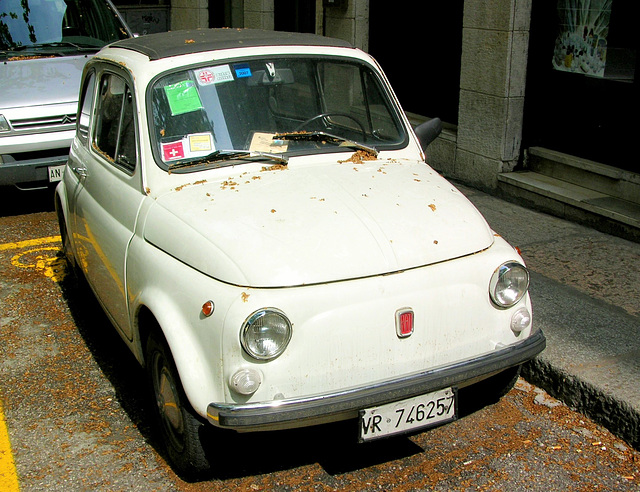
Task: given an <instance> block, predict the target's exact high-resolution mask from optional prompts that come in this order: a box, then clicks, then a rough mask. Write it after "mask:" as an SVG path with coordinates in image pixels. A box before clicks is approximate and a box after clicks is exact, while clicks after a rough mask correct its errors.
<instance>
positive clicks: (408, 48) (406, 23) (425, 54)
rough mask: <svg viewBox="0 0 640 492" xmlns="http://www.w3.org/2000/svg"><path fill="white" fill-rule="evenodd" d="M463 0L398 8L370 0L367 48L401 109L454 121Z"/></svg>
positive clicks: (458, 88) (456, 115)
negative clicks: (392, 89) (379, 66)
mask: <svg viewBox="0 0 640 492" xmlns="http://www.w3.org/2000/svg"><path fill="white" fill-rule="evenodd" d="M463 7H464V2H463V0H447V1H446V2H414V3H412V4H411V6H410V7H406V8H401V7H399V6H398V5H392V4H389V3H388V2H382V1H381V0H370V4H369V11H370V29H369V53H371V55H372V56H373V57H374V58H376V59H377V60H378V62H379V63H380V65H382V68H383V70H384V71H385V73H386V74H387V77H388V78H389V80H390V82H391V85H392V86H393V87H394V90H395V91H396V94H397V96H398V99H400V103H401V104H402V106H403V108H404V109H405V111H409V112H412V113H417V114H421V115H424V116H429V117H439V118H440V119H442V120H443V121H445V122H447V123H452V124H457V123H458V102H459V97H460V57H461V54H462V14H463Z"/></svg>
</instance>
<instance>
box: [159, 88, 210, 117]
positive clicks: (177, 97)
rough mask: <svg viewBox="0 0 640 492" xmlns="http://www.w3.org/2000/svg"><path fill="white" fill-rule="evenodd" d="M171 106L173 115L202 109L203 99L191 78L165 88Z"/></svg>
mask: <svg viewBox="0 0 640 492" xmlns="http://www.w3.org/2000/svg"><path fill="white" fill-rule="evenodd" d="M164 92H165V94H166V95H167V100H168V101H169V107H170V108H171V116H177V115H179V114H184V113H191V112H192V111H197V110H199V109H202V101H200V94H199V93H198V88H197V87H196V85H195V84H194V83H193V81H191V80H184V81H182V82H178V83H176V84H171V85H167V86H165V88H164Z"/></svg>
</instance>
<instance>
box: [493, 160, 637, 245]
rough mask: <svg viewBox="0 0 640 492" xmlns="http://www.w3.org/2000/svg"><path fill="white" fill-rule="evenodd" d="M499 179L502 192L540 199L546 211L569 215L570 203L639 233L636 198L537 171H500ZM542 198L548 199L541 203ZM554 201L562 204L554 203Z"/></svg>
mask: <svg viewBox="0 0 640 492" xmlns="http://www.w3.org/2000/svg"><path fill="white" fill-rule="evenodd" d="M498 182H499V183H500V184H501V192H502V193H504V194H506V195H508V196H510V197H512V198H517V197H521V198H523V199H525V200H526V201H528V202H538V203H540V204H542V205H543V206H542V207H540V208H542V209H543V210H545V211H548V212H551V213H555V214H556V215H560V216H563V217H568V216H570V215H571V213H570V212H567V209H566V207H565V206H569V207H572V208H574V209H576V210H581V211H584V212H586V213H588V214H593V215H595V216H598V217H602V218H604V219H606V220H610V221H613V222H617V223H619V224H623V225H624V226H625V229H629V228H632V229H636V230H637V233H638V237H640V204H638V203H636V202H632V201H629V200H624V199H621V198H618V197H616V196H611V195H609V194H607V193H603V192H601V191H597V190H593V189H590V188H587V187H584V186H580V185H577V184H575V183H571V182H568V181H565V180H563V179H559V178H556V177H552V176H548V175H545V174H541V173H539V172H534V171H520V172H510V173H502V174H499V175H498ZM536 196H537V197H539V199H536V198H535V197H536ZM542 200H546V203H541V201H542ZM553 202H555V203H557V204H559V205H556V206H554V205H553ZM633 235H634V234H632V236H633ZM625 236H628V234H625Z"/></svg>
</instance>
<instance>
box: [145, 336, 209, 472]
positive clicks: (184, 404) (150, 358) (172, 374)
mask: <svg viewBox="0 0 640 492" xmlns="http://www.w3.org/2000/svg"><path fill="white" fill-rule="evenodd" d="M146 362H147V364H146V367H147V375H148V377H149V383H150V386H151V389H152V391H153V398H154V413H155V416H156V420H157V423H158V426H159V430H160V433H161V435H162V440H163V443H164V447H165V450H166V452H167V455H168V457H169V460H170V462H171V464H172V465H173V468H174V470H175V471H176V472H177V473H178V474H179V475H181V476H182V477H185V478H196V477H199V476H201V475H203V474H204V473H206V472H209V471H210V470H211V464H210V462H209V459H208V458H207V453H206V451H205V448H204V446H203V439H204V437H205V435H206V434H208V432H207V431H208V430H209V429H208V427H209V424H207V423H206V422H203V421H202V420H201V419H200V418H199V417H198V416H197V415H196V414H195V412H194V410H193V409H192V408H191V405H190V404H189V401H188V400H187V396H186V394H185V393H184V390H183V389H182V384H181V383H180V377H179V375H178V371H177V369H176V366H175V363H174V362H173V357H172V356H171V352H170V350H169V347H168V345H167V343H166V341H165V340H164V338H163V337H162V336H161V335H159V334H156V333H154V334H152V335H151V336H150V337H149V340H148V342H147V350H146Z"/></svg>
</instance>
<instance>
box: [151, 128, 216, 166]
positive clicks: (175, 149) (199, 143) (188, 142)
mask: <svg viewBox="0 0 640 492" xmlns="http://www.w3.org/2000/svg"><path fill="white" fill-rule="evenodd" d="M160 145H161V147H162V160H164V161H165V162H168V161H176V160H178V159H193V158H196V157H205V156H207V155H209V154H210V153H211V152H213V151H214V150H215V146H214V144H213V135H212V134H211V133H192V134H191V135H187V136H186V137H184V138H183V139H181V140H176V141H173V142H163V143H161V144H160Z"/></svg>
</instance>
